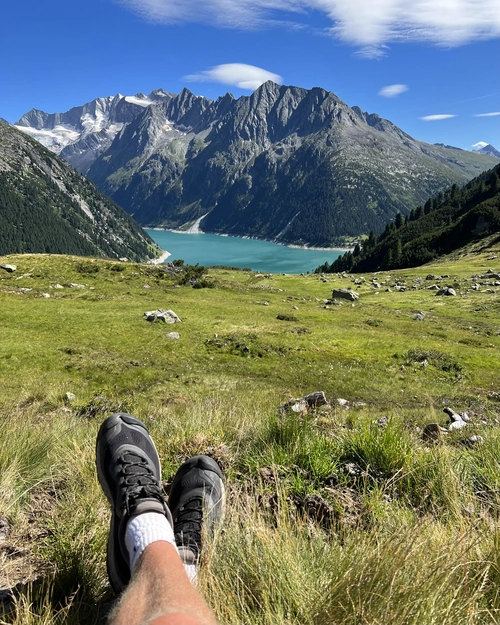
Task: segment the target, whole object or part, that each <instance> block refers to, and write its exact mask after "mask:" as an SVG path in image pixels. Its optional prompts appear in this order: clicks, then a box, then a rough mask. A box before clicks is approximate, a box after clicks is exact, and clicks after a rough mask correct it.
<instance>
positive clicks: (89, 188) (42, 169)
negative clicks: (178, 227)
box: [0, 123, 160, 261]
mask: <svg viewBox="0 0 500 625" xmlns="http://www.w3.org/2000/svg"><path fill="white" fill-rule="evenodd" d="M19 253H54V254H75V255H85V256H108V257H111V258H121V257H126V258H128V259H130V260H137V261H146V260H148V259H152V258H154V257H156V256H159V253H160V250H159V248H158V247H157V246H156V244H155V243H154V242H153V241H152V239H150V237H149V236H148V235H147V234H146V233H145V232H144V231H143V230H142V228H140V227H139V226H138V224H137V223H136V222H135V221H134V220H133V219H132V218H131V217H130V215H128V214H127V213H126V212H125V211H124V210H123V209H122V208H120V207H119V206H117V205H116V204H115V203H114V202H113V201H111V200H110V199H109V198H107V197H105V196H104V195H103V194H102V193H100V192H99V191H98V190H97V188H96V187H95V186H94V185H93V184H92V182H90V181H89V180H87V179H86V178H84V177H83V176H82V175H81V174H79V173H78V172H77V171H76V170H75V169H73V167H71V166H70V165H68V163H66V161H64V160H63V159H61V158H59V157H58V156H56V155H55V154H53V153H52V152H50V151H49V150H47V149H46V148H45V147H44V146H42V145H40V143H38V142H37V141H35V140H33V139H31V138H30V137H27V136H26V135H25V134H23V133H21V132H19V130H17V129H16V128H14V127H13V126H11V125H7V124H4V123H0V255H5V254H19Z"/></svg>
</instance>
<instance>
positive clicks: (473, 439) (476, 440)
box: [460, 434, 484, 447]
mask: <svg viewBox="0 0 500 625" xmlns="http://www.w3.org/2000/svg"><path fill="white" fill-rule="evenodd" d="M460 442H461V443H462V445H464V447H474V446H475V445H480V444H481V443H482V442H484V438H483V437H482V436H480V435H479V434H474V435H473V436H469V438H465V439H464V440H463V441H460Z"/></svg>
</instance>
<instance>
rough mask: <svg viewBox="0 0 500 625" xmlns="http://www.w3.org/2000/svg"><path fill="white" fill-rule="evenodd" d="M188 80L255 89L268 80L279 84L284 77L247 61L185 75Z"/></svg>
mask: <svg viewBox="0 0 500 625" xmlns="http://www.w3.org/2000/svg"><path fill="white" fill-rule="evenodd" d="M184 79H185V80H187V81H188V82H218V83H222V84H223V85H233V86H235V87H239V88H240V89H249V90H251V91H254V90H255V89H257V88H258V87H260V85H262V84H263V83H265V82H266V81H267V80H272V81H273V82H276V83H278V84H280V85H281V84H282V83H283V78H282V77H281V76H280V75H279V74H274V73H273V72H268V71H267V70H266V69H262V68H261V67H255V65H246V64H245V63H225V64H223V65H217V66H216V67H211V68H210V69H207V70H204V71H202V72H199V73H198V74H189V75H188V76H184Z"/></svg>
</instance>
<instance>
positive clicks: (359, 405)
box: [0, 241, 500, 625]
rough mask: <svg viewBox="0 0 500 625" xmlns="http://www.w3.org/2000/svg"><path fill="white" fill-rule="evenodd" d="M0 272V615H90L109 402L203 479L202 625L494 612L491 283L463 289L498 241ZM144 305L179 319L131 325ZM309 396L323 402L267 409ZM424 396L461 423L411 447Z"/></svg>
mask: <svg viewBox="0 0 500 625" xmlns="http://www.w3.org/2000/svg"><path fill="white" fill-rule="evenodd" d="M4 263H11V264H15V265H16V266H17V269H16V271H15V272H12V273H7V272H6V271H3V270H0V384H1V389H2V391H1V394H0V421H1V426H0V441H1V444H0V486H1V487H0V598H1V599H2V602H1V606H2V607H1V608H0V623H2V624H3V623H16V624H28V625H31V624H35V623H37V624H43V625H45V624H47V625H48V624H51V625H52V624H59V623H61V624H63V623H64V624H65V623H68V624H69V625H76V624H81V625H83V624H85V625H88V624H91V623H96V624H97V623H104V622H105V620H106V615H107V613H108V612H109V610H110V607H111V605H112V603H113V601H114V596H113V593H112V591H111V589H110V587H109V585H108V582H107V578H106V569H105V544H106V539H107V532H108V525H109V510H108V505H107V502H106V500H105V498H104V495H103V494H102V493H101V491H100V488H99V485H98V482H97V477H96V474H95V468H94V445H95V436H96V434H97V431H98V429H99V426H100V423H101V422H102V420H103V419H104V418H105V417H106V416H108V415H109V414H111V413H112V412H115V411H118V410H121V411H127V412H130V413H131V414H134V415H135V416H137V417H139V418H140V419H141V420H143V421H144V422H145V423H146V425H147V426H148V428H149V430H150V432H151V434H152V436H153V438H154V440H155V443H156V446H157V448H158V450H159V454H160V458H161V461H162V470H163V480H164V488H165V492H166V493H168V487H169V483H170V481H171V479H172V477H173V475H174V473H175V471H176V469H177V467H178V466H179V464H180V463H181V462H183V461H184V460H185V459H187V458H188V457H190V456H192V455H194V454H199V453H204V454H208V455H210V456H212V457H214V458H215V459H216V460H217V461H218V462H219V463H220V464H221V466H222V468H223V470H224V473H225V478H226V483H227V489H228V493H229V497H228V510H227V516H226V520H225V524H224V527H223V531H222V532H221V534H220V535H219V536H218V538H217V541H216V542H215V543H211V542H210V541H209V540H207V543H206V546H205V551H204V554H203V567H202V574H201V578H200V589H201V591H202V593H203V594H204V596H205V597H206V599H207V601H208V602H209V603H210V605H211V606H212V607H213V609H214V610H215V612H216V614H217V616H218V618H219V620H220V622H221V624H224V625H225V624H227V625H364V624H366V625H378V624H380V625H382V624H383V625H406V624H412V625H447V624H449V625H462V624H478V625H479V624H485V625H486V624H488V625H490V624H492V623H496V622H498V621H499V620H500V532H499V529H500V525H499V505H500V376H499V370H500V366H499V365H500V352H499V348H500V298H499V297H498V293H499V292H500V287H499V286H495V284H494V282H495V280H494V279H489V278H487V277H486V278H479V279H478V280H476V278H474V276H483V275H487V272H488V270H489V269H492V270H493V271H494V272H496V273H498V271H500V243H498V242H496V243H495V242H492V241H486V242H483V243H482V244H481V245H477V246H476V247H470V248H468V249H467V250H465V251H464V250H462V252H461V253H460V254H458V253H457V254H455V255H454V256H453V257H447V258H445V259H443V260H442V261H441V262H439V263H434V264H432V265H426V266H423V267H420V268H416V269H409V270H401V271H392V272H381V273H378V274H377V275H373V274H364V275H363V276H359V275H354V276H351V275H345V276H341V275H337V274H328V275H326V276H321V275H317V274H304V275H271V274H257V273H255V272H251V271H242V270H237V269H231V268H217V269H216V268H210V269H206V270H205V271H204V272H201V270H196V269H194V270H193V269H191V268H177V269H176V271H177V273H174V272H173V271H169V270H168V268H167V270H166V269H165V267H164V266H152V265H140V264H134V263H120V262H114V261H110V260H97V259H91V258H78V257H69V256H55V255H21V256H9V257H3V258H1V259H0V264H4ZM490 273H491V272H490ZM428 274H434V275H435V276H437V278H434V279H432V280H427V279H426V277H427V275H428ZM441 276H446V277H441ZM354 280H356V281H357V282H359V283H360V284H354V282H353V281H354ZM372 280H374V281H375V282H376V283H377V285H376V286H375V285H374V284H373V281H372ZM193 283H194V286H193ZM476 283H478V284H479V287H477V288H476V287H474V288H473V285H474V284H476ZM434 284H437V285H438V286H445V285H449V286H452V287H453V288H454V289H455V291H456V294H457V295H456V296H455V297H439V296H436V291H435V290H430V289H428V287H429V286H431V285H434ZM59 287H62V288H59ZM197 287H202V288H197ZM337 288H352V289H354V290H355V291H356V292H357V293H359V299H358V300H356V301H354V302H351V301H348V300H345V299H342V300H340V299H339V300H334V301H330V299H331V295H332V289H337ZM398 289H400V290H398ZM159 308H162V309H171V310H173V311H174V312H175V313H176V314H177V315H178V316H179V318H180V319H181V323H176V324H165V323H162V322H155V323H149V322H148V321H146V320H145V319H144V312H146V311H151V310H156V309H159ZM420 313H423V314H420ZM417 316H418V317H421V318H416V317H417ZM171 332H177V333H178V334H179V335H180V337H179V338H178V339H175V338H170V337H169V336H167V335H168V334H169V333H171ZM314 391H323V392H324V393H325V396H326V398H327V399H328V401H329V404H328V405H326V406H322V407H318V408H311V409H310V410H308V411H306V412H294V411H292V410H279V407H280V406H283V405H284V404H286V403H287V402H289V401H290V400H291V399H293V398H301V397H303V396H305V395H307V394H309V393H312V392H314ZM68 393H69V394H70V395H67V394H68ZM71 394H73V395H74V397H73V395H71ZM339 399H342V400H345V402H339V401H338V400H339ZM346 402H347V403H346ZM446 407H451V408H452V409H453V410H455V411H456V412H466V413H467V415H468V416H469V421H468V422H467V426H466V427H464V428H463V429H461V430H458V431H453V432H443V433H442V434H441V435H440V436H439V437H438V438H437V439H436V440H424V438H423V436H422V432H423V429H424V428H425V426H426V425H427V424H429V423H437V424H438V425H440V426H441V427H443V428H448V425H449V420H448V417H447V415H446V414H445V413H444V412H443V409H444V408H446Z"/></svg>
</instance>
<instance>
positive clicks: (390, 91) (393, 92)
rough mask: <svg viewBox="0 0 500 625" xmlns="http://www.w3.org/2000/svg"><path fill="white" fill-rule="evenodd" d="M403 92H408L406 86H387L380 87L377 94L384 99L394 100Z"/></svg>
mask: <svg viewBox="0 0 500 625" xmlns="http://www.w3.org/2000/svg"><path fill="white" fill-rule="evenodd" d="M405 91H408V87H407V85H387V86H386V87H382V89H381V90H380V91H379V92H378V94H379V95H381V96H382V97H384V98H395V97H396V96H398V95H401V94H402V93H404V92H405Z"/></svg>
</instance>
